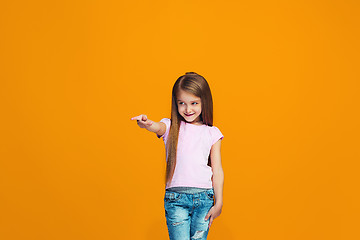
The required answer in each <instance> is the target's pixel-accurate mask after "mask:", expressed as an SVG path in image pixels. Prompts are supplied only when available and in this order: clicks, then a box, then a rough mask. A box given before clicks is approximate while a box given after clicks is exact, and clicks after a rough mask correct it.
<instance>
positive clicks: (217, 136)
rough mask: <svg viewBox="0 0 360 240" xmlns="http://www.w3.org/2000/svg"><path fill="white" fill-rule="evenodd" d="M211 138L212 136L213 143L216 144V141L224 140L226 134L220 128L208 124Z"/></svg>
mask: <svg viewBox="0 0 360 240" xmlns="http://www.w3.org/2000/svg"><path fill="white" fill-rule="evenodd" d="M208 129H209V133H210V138H211V145H214V143H216V142H218V140H222V139H223V138H224V135H223V134H222V132H221V131H220V129H219V128H218V127H216V126H208Z"/></svg>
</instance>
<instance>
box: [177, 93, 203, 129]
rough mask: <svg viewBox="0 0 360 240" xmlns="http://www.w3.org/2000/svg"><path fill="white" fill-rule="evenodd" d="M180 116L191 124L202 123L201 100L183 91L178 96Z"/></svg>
mask: <svg viewBox="0 0 360 240" xmlns="http://www.w3.org/2000/svg"><path fill="white" fill-rule="evenodd" d="M177 106H178V111H179V114H180V115H181V116H182V117H183V118H184V119H185V120H186V121H187V122H189V123H193V124H195V123H197V124H200V123H201V119H200V115H201V99H200V98H199V97H197V96H195V95H193V94H191V93H188V92H185V91H184V90H181V89H180V91H179V92H178V94H177Z"/></svg>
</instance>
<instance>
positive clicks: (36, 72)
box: [0, 0, 360, 240]
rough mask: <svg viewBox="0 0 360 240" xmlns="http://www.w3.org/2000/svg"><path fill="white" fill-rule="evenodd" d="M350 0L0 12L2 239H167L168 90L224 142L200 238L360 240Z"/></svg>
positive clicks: (27, 7) (10, 8) (40, 7)
mask: <svg viewBox="0 0 360 240" xmlns="http://www.w3.org/2000/svg"><path fill="white" fill-rule="evenodd" d="M359 10H360V7H359V3H358V1H351V0H346V1H344V0H343V1H340V0H338V1H310V0H309V1H209V0H207V1H204V0H203V1H197V0H192V1H190V0H188V1H185V0H183V1H177V0H176V1H175V0H174V1H163V0H162V1H160V0H157V1H10V0H8V1H2V2H1V3H0V21H1V37H0V52H1V54H0V59H1V62H0V68H1V77H0V79H1V87H0V94H1V99H0V100H1V116H2V117H1V120H0V121H1V126H0V130H1V133H0V135H1V145H0V154H1V155H0V238H1V239H4V240H5V239H6V240H12V239H26V240H28V239H31V240H32V239H34V240H42V239H46V240H48V239H51V240H57V239H59V240H60V239H61V240H63V239H68V240H71V239H74V240H75V239H76V240H78V239H86V240H90V239H167V238H168V237H167V228H166V223H165V216H164V209H163V194H164V182H163V180H164V174H165V173H164V170H165V149H164V144H163V141H162V139H157V138H156V135H155V134H153V133H150V132H147V131H146V130H144V129H140V128H139V127H138V126H137V124H136V122H135V121H131V120H130V118H131V117H133V116H137V115H139V114H142V113H144V114H147V115H148V117H149V118H150V119H152V120H154V121H159V120H160V119H161V118H163V117H170V103H171V98H170V97H171V88H172V86H173V84H174V82H175V80H176V79H177V78H178V77H179V76H180V75H182V74H184V73H185V72H187V71H195V72H197V73H199V74H201V75H203V76H204V77H205V78H206V79H207V80H208V82H209V84H210V87H211V90H212V94H213V98H214V125H215V126H217V127H219V129H220V130H221V131H222V133H223V134H224V136H225V137H224V140H223V141H222V161H223V168H224V172H225V187H224V207H223V212H222V214H221V215H220V217H219V218H217V219H215V221H214V223H213V225H212V227H211V229H210V233H209V237H208V239H210V240H211V239H226V240H229V239H230V240H231V239H246V240H263V239H267V240H271V239H274V240H275V239H276V240H298V239H299V240H304V239H307V240H311V239H314V240H315V239H316V240H320V239H326V240H332V239H336V240H339V239H341V240H353V239H360V233H359V228H358V227H359V223H360V221H359V214H360V206H359V202H360V199H359V182H360V181H359V159H360V151H359V146H360V140H359V134H360V131H359V130H360V129H359V122H360V119H359V90H360V89H359V79H360V76H359V75H360V71H359V53H360V51H359V42H360V38H359V33H360V31H359V30H360V28H359V26H360V25H359V23H360V21H359V20H360V19H359Z"/></svg>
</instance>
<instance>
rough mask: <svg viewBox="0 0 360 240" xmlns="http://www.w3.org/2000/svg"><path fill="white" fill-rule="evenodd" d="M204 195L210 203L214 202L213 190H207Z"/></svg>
mask: <svg viewBox="0 0 360 240" xmlns="http://www.w3.org/2000/svg"><path fill="white" fill-rule="evenodd" d="M205 193H206V196H207V197H208V198H209V199H210V200H211V201H214V190H212V189H211V190H208V191H206V192H205Z"/></svg>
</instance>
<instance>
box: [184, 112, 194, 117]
mask: <svg viewBox="0 0 360 240" xmlns="http://www.w3.org/2000/svg"><path fill="white" fill-rule="evenodd" d="M184 114H185V116H187V117H190V116H192V115H194V114H195V113H193V114H186V113H184Z"/></svg>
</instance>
